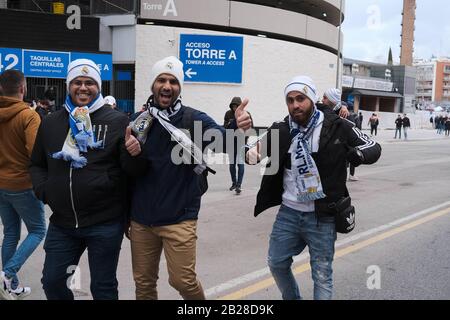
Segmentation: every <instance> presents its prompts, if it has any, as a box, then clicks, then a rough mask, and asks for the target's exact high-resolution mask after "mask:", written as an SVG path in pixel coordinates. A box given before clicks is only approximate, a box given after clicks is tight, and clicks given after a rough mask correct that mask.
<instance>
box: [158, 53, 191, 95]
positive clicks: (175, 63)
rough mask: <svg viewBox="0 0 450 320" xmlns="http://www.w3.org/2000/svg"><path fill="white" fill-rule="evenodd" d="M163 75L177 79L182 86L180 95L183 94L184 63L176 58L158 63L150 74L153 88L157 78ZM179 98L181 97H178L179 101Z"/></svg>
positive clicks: (165, 59) (169, 58) (172, 57)
mask: <svg viewBox="0 0 450 320" xmlns="http://www.w3.org/2000/svg"><path fill="white" fill-rule="evenodd" d="M163 73H167V74H170V75H172V76H174V77H175V78H177V80H178V83H179V84H180V94H181V92H182V91H183V82H184V71H183V63H182V62H181V61H180V60H178V59H177V58H176V57H174V56H170V57H166V58H164V59H162V60H159V61H158V62H156V63H155V64H154V65H153V68H152V71H151V74H150V83H151V88H153V84H154V83H155V80H156V78H157V77H158V76H159V75H160V74H163ZM178 98H179V97H177V99H178Z"/></svg>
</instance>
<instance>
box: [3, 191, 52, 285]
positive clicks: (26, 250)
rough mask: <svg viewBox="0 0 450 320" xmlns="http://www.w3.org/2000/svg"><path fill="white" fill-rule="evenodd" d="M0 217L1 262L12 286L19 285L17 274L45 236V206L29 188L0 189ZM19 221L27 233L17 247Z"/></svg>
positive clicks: (19, 228)
mask: <svg viewBox="0 0 450 320" xmlns="http://www.w3.org/2000/svg"><path fill="white" fill-rule="evenodd" d="M0 216H1V219H2V224H3V235H4V237H3V244H2V265H3V272H5V275H6V277H8V278H10V279H12V280H13V281H12V288H13V289H15V288H16V287H17V286H18V284H19V279H18V278H17V273H18V272H19V270H20V268H21V267H22V266H23V264H24V263H25V261H26V260H27V259H28V258H29V257H30V256H31V254H32V253H33V252H34V250H36V248H37V246H38V245H39V243H41V241H42V239H44V237H45V231H46V230H45V215H44V205H43V204H42V202H41V201H39V200H38V199H37V198H36V196H35V195H34V192H33V191H32V190H22V191H7V190H0ZM22 221H23V222H24V223H25V226H26V227H27V230H28V235H27V236H26V238H25V239H24V240H23V241H22V243H21V244H20V246H19V247H17V245H18V244H19V240H20V232H21V229H22Z"/></svg>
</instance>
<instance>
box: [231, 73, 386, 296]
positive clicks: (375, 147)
mask: <svg viewBox="0 0 450 320" xmlns="http://www.w3.org/2000/svg"><path fill="white" fill-rule="evenodd" d="M285 99H286V104H287V107H288V110H289V116H288V117H286V118H285V119H284V120H283V121H280V122H275V123H274V124H273V125H272V126H271V127H270V128H269V133H268V134H267V135H266V136H265V137H264V139H263V140H262V144H261V146H260V147H259V148H258V146H256V147H253V148H252V149H250V150H249V151H248V152H247V155H246V156H247V158H246V160H247V162H248V163H251V164H255V163H256V162H258V161H260V160H261V159H262V158H263V157H265V156H267V157H269V159H270V160H269V162H268V164H267V167H266V172H265V175H264V177H263V179H262V182H261V188H260V190H259V192H258V195H257V199H256V206H255V211H254V215H255V216H257V215H259V214H260V213H261V212H263V211H265V210H266V209H268V208H270V207H273V206H277V205H280V204H281V207H280V209H279V211H278V215H277V217H276V221H275V223H274V225H273V230H272V233H271V236H270V244H269V254H268V264H269V267H270V270H271V272H272V275H273V277H274V279H275V281H276V283H277V286H278V288H279V289H280V291H281V293H282V297H283V299H288V300H291V299H301V295H300V290H299V288H298V285H297V283H296V280H295V278H294V275H293V274H292V270H291V265H292V262H293V259H292V257H293V256H296V255H298V254H300V253H301V252H302V251H303V250H304V248H305V247H306V246H308V247H309V252H310V257H311V258H310V264H311V270H312V278H313V280H314V299H331V297H332V291H333V279H332V271H333V270H332V261H333V257H334V243H335V241H336V225H335V211H334V210H332V208H333V206H334V205H335V204H336V203H337V202H338V201H339V200H341V199H343V198H345V197H347V196H348V190H347V188H346V185H345V184H346V176H347V169H346V167H347V166H346V163H347V161H349V162H350V163H351V164H353V165H354V166H355V167H356V166H359V165H360V164H372V163H374V162H376V161H377V160H378V158H379V157H380V155H381V147H380V145H379V144H377V143H376V142H374V141H372V140H371V139H370V138H369V137H368V136H367V135H365V134H363V133H362V132H361V131H360V130H359V129H357V128H356V127H355V126H354V124H353V123H351V122H349V121H347V120H346V119H342V118H340V117H339V116H338V115H336V114H334V113H332V112H321V111H320V110H318V109H317V107H316V106H315V102H316V101H317V94H316V87H315V85H314V83H313V81H312V79H310V78H309V77H305V76H298V77H295V78H294V79H292V81H291V82H289V83H288V85H287V86H286V89H285ZM247 103H248V100H244V102H243V104H241V106H239V108H238V109H237V111H236V117H237V122H238V127H239V128H241V129H243V130H247V129H249V127H250V121H249V116H248V114H247V112H246V111H245V110H244V108H245V106H246V105H247ZM274 139H275V140H274ZM259 150H262V151H261V154H259Z"/></svg>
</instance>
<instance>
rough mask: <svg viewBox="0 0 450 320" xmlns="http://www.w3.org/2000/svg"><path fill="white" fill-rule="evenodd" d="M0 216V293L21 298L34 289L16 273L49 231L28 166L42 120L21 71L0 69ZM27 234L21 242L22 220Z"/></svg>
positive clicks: (9, 298)
mask: <svg viewBox="0 0 450 320" xmlns="http://www.w3.org/2000/svg"><path fill="white" fill-rule="evenodd" d="M0 87H1V89H0V92H1V95H0V137H1V139H0V217H1V219H2V224H3V235H4V237H3V244H2V253H1V254H2V266H3V268H2V271H1V272H0V299H5V300H16V299H23V298H25V297H26V296H28V295H30V294H31V289H30V288H29V287H23V286H21V285H20V284H19V280H18V278H17V273H18V272H19V270H20V268H21V267H22V265H23V264H24V263H25V261H26V260H27V259H28V258H29V257H30V256H31V254H32V253H33V252H34V250H35V249H36V247H37V246H38V245H39V243H40V242H41V241H42V239H44V237H45V231H46V228H45V218H44V205H43V204H42V202H40V201H39V200H38V199H37V198H36V197H35V195H34V192H33V190H32V185H31V178H30V174H29V172H28V166H29V162H30V156H31V151H32V150H33V145H34V140H35V138H36V133H37V130H38V127H39V124H40V122H41V120H40V118H39V115H38V114H37V113H36V112H35V111H34V110H31V109H30V107H29V106H28V105H27V104H26V103H24V102H23V98H24V96H25V95H26V90H27V89H26V81H25V78H24V75H23V73H22V72H20V71H16V70H7V71H5V72H4V73H2V74H1V75H0ZM22 221H23V222H24V223H25V225H26V227H27V230H28V235H27V237H26V238H25V239H24V240H23V242H22V243H21V244H20V246H19V247H18V243H19V239H20V231H21V223H22Z"/></svg>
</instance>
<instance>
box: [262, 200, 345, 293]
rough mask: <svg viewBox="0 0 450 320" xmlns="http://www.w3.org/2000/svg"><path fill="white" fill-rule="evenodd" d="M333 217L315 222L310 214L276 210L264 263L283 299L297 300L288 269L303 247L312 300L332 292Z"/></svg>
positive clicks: (282, 209)
mask: <svg viewBox="0 0 450 320" xmlns="http://www.w3.org/2000/svg"><path fill="white" fill-rule="evenodd" d="M335 241H336V227H335V223H334V217H329V218H328V217H327V218H321V219H320V221H319V222H317V219H316V215H315V214H314V212H300V211H297V210H294V209H291V208H288V207H286V206H284V205H282V206H281V207H280V210H279V211H278V215H277V218H276V220H275V223H274V225H273V229H272V233H271V235H270V243H269V257H268V264H269V268H270V271H271V272H272V276H273V277H274V279H275V282H276V283H277V286H278V289H280V291H281V294H282V297H283V299H284V300H300V299H302V297H301V295H300V290H299V288H298V285H297V281H296V280H295V277H294V275H293V273H292V270H291V265H292V262H293V259H292V257H293V256H296V255H299V254H300V253H301V252H302V251H303V249H305V247H306V246H308V249H309V254H310V264H311V273H312V279H313V281H314V300H329V299H331V298H332V293H333V278H332V275H333V269H332V262H333V257H334V243H335Z"/></svg>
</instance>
